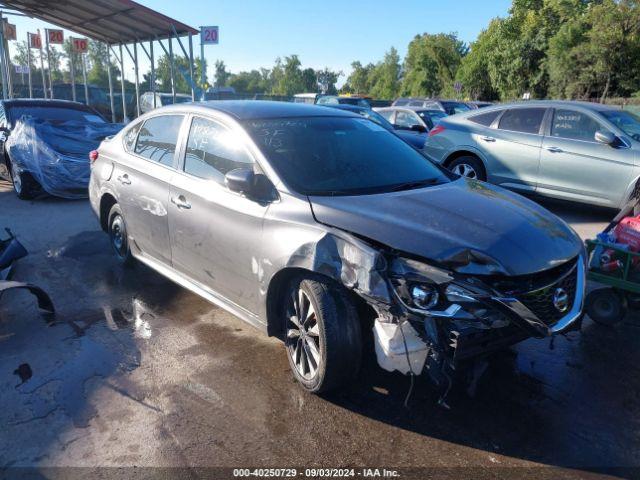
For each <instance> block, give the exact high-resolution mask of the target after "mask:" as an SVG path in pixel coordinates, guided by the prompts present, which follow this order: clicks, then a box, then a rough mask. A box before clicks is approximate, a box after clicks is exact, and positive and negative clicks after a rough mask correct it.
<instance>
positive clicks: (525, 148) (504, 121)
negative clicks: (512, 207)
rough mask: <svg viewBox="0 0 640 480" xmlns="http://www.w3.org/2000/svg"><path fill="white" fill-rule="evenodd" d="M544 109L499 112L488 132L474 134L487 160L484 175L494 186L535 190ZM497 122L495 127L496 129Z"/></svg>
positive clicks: (486, 130)
mask: <svg viewBox="0 0 640 480" xmlns="http://www.w3.org/2000/svg"><path fill="white" fill-rule="evenodd" d="M546 111H547V108H545V107H518V108H509V109H506V110H504V111H503V112H502V114H501V115H500V117H499V118H498V119H496V121H495V122H494V127H496V128H491V129H483V130H484V131H483V132H482V133H481V134H476V135H475V137H476V138H475V140H476V142H477V143H478V144H479V145H480V147H481V149H482V150H483V152H485V153H486V154H487V157H488V163H489V165H488V168H487V173H488V176H489V180H490V181H491V182H493V183H497V184H499V185H503V186H505V187H509V188H515V189H520V190H531V191H533V190H535V187H536V184H537V180H538V168H539V165H540V149H541V147H542V126H543V120H544V118H545V114H546ZM496 123H497V126H496Z"/></svg>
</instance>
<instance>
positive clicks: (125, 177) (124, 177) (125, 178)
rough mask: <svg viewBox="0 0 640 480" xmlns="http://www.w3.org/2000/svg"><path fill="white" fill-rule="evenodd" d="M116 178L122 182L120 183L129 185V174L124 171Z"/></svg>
mask: <svg viewBox="0 0 640 480" xmlns="http://www.w3.org/2000/svg"><path fill="white" fill-rule="evenodd" d="M117 180H118V181H119V182H120V183H121V184H122V185H131V180H129V175H127V174H126V173H125V174H124V175H120V176H119V177H118V178H117Z"/></svg>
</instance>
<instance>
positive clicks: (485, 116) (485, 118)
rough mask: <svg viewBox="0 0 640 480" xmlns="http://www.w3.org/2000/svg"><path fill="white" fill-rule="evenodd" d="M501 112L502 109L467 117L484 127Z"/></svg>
mask: <svg viewBox="0 0 640 480" xmlns="http://www.w3.org/2000/svg"><path fill="white" fill-rule="evenodd" d="M501 113H502V110H494V111H493V112H487V113H481V114H480V115H473V116H471V117H469V120H470V121H472V122H474V123H478V124H480V125H484V126H485V127H489V126H490V125H491V124H492V123H493V121H494V120H495V119H496V118H498V115H500V114H501Z"/></svg>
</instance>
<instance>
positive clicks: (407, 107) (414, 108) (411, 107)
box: [376, 105, 444, 113]
mask: <svg viewBox="0 0 640 480" xmlns="http://www.w3.org/2000/svg"><path fill="white" fill-rule="evenodd" d="M384 110H412V111H414V112H437V113H444V112H443V111H442V110H438V109H437V108H426V107H417V106H415V105H395V106H394V105H391V106H390V107H382V108H376V111H379V112H380V111H384Z"/></svg>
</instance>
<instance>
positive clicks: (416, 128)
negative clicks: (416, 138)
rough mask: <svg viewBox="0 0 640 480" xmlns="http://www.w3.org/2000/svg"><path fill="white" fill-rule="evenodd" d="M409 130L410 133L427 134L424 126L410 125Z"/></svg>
mask: <svg viewBox="0 0 640 480" xmlns="http://www.w3.org/2000/svg"><path fill="white" fill-rule="evenodd" d="M410 130H411V131H412V132H420V133H427V128H426V127H425V126H424V125H419V124H415V125H411V128H410Z"/></svg>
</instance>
